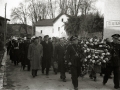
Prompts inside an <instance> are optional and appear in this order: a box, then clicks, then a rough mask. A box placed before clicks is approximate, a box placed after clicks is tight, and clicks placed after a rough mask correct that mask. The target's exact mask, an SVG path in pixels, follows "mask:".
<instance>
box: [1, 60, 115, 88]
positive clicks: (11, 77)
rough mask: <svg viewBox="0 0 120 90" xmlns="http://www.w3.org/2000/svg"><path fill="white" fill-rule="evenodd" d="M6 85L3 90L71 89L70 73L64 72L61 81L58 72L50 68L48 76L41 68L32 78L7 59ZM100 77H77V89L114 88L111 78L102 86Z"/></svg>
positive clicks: (29, 73) (28, 72)
mask: <svg viewBox="0 0 120 90" xmlns="http://www.w3.org/2000/svg"><path fill="white" fill-rule="evenodd" d="M6 65H7V66H6V78H7V79H6V85H4V88H3V90H73V85H72V81H71V75H70V74H69V73H68V72H66V77H67V78H66V81H67V82H62V80H61V79H60V74H59V73H58V74H57V75H55V74H54V72H53V70H52V68H51V69H50V74H49V76H46V75H43V74H42V73H41V70H39V71H38V76H37V77H35V78H33V77H32V75H31V72H30V71H27V70H26V69H25V71H23V70H22V69H21V65H20V64H19V65H18V66H14V65H13V63H11V61H10V60H9V59H8V60H7V62H6ZM102 79H103V78H102V77H101V76H100V75H99V74H97V80H96V81H93V80H92V79H90V78H89V75H88V74H87V75H85V76H84V78H81V77H79V87H78V88H79V90H114V88H113V87H114V84H113V80H112V79H109V81H108V83H107V84H106V85H105V86H103V84H102Z"/></svg>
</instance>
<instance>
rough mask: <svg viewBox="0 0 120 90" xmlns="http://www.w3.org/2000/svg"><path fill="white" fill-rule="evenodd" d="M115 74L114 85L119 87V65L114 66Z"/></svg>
mask: <svg viewBox="0 0 120 90" xmlns="http://www.w3.org/2000/svg"><path fill="white" fill-rule="evenodd" d="M113 74H114V86H115V87H119V67H114V68H113Z"/></svg>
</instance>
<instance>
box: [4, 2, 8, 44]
mask: <svg viewBox="0 0 120 90" xmlns="http://www.w3.org/2000/svg"><path fill="white" fill-rule="evenodd" d="M6 7H7V3H5V20H4V29H5V30H4V46H5V44H6V32H7V20H6Z"/></svg>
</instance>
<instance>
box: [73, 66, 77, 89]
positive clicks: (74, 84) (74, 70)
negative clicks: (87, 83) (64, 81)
mask: <svg viewBox="0 0 120 90" xmlns="http://www.w3.org/2000/svg"><path fill="white" fill-rule="evenodd" d="M71 75H72V84H73V86H74V88H76V87H78V74H77V68H76V67H73V66H72V67H71Z"/></svg>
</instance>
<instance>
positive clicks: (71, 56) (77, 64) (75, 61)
mask: <svg viewBox="0 0 120 90" xmlns="http://www.w3.org/2000/svg"><path fill="white" fill-rule="evenodd" d="M70 41H71V43H72V44H71V45H70V46H68V48H67V59H68V62H69V65H71V76H72V77H71V79H72V84H73V86H74V89H75V90H78V77H79V76H80V73H81V72H80V71H81V64H82V61H81V59H82V56H83V55H82V54H83V51H82V48H81V47H80V46H79V45H78V37H77V36H76V35H75V36H72V37H71V38H70Z"/></svg>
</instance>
